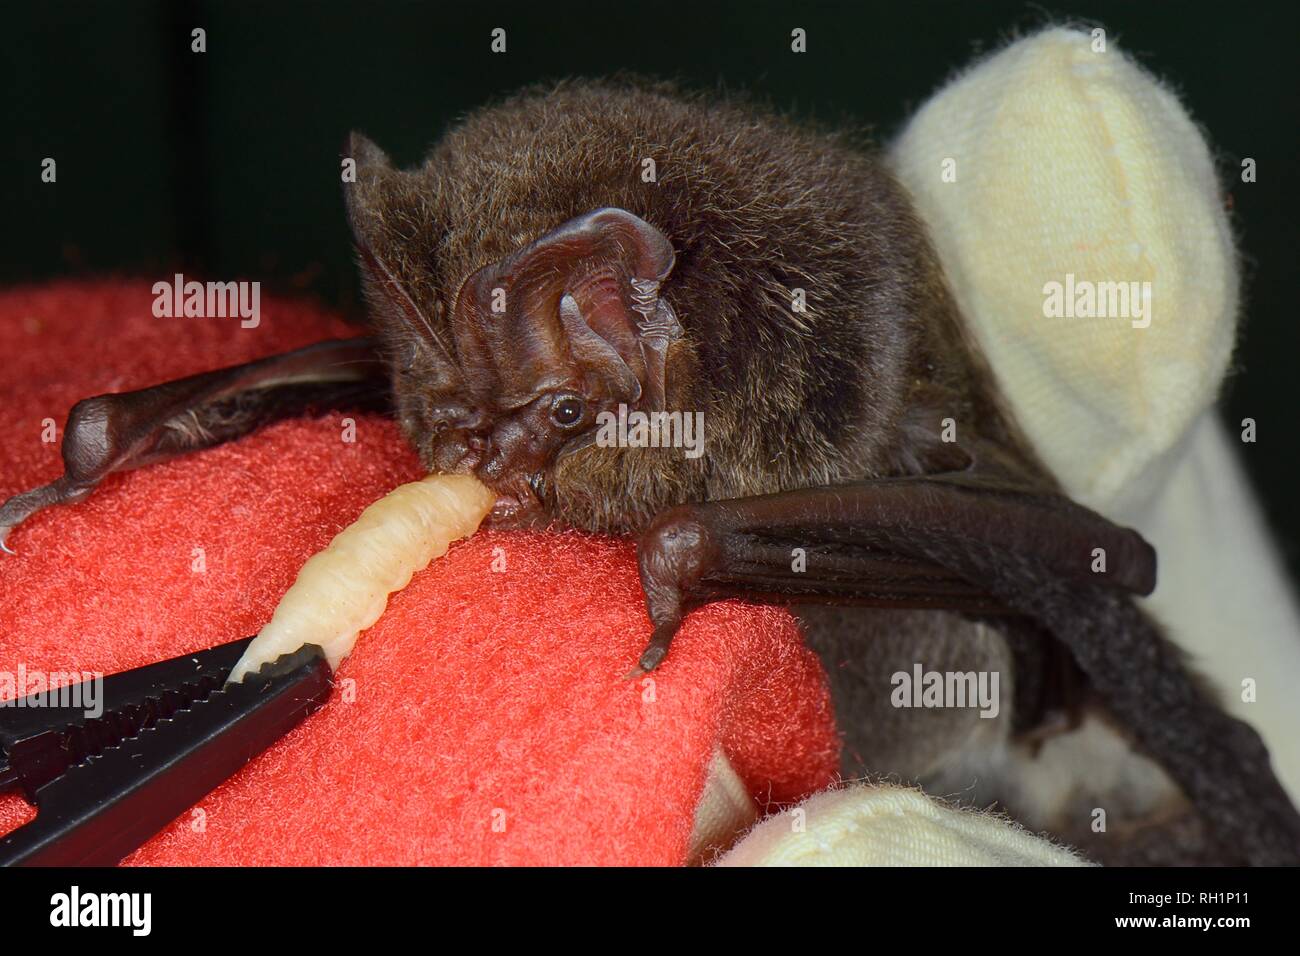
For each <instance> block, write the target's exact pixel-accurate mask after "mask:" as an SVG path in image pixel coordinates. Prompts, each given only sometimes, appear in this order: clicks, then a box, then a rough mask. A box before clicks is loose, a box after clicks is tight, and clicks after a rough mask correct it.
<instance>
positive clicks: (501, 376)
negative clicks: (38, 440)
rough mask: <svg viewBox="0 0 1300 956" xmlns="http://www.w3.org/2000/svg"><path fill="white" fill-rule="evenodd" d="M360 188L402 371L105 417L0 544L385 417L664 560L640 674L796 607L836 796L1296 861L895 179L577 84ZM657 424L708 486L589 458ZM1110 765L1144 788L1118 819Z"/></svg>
mask: <svg viewBox="0 0 1300 956" xmlns="http://www.w3.org/2000/svg"><path fill="white" fill-rule="evenodd" d="M346 155H347V156H349V157H351V158H352V159H354V160H355V163H356V173H357V175H356V181H355V182H354V183H352V182H350V183H348V184H347V185H345V187H344V191H345V196H346V202H347V210H348V218H349V221H350V223H351V226H352V230H353V233H354V236H355V240H356V247H357V251H358V253H359V258H360V261H361V272H362V278H363V282H364V287H365V291H366V299H367V302H368V305H369V311H370V315H371V318H372V321H373V325H374V329H375V332H376V338H375V339H373V340H371V339H355V340H350V341H335V342H325V343H321V344H319V345H315V346H312V347H309V348H306V349H301V350H298V351H296V352H292V353H289V354H287V355H280V356H272V357H270V358H265V359H262V360H260V361H257V362H252V363H249V364H247V365H243V366H239V367H237V368H231V369H224V370H220V371H215V372H211V373H208V374H204V375H198V376H194V377H191V378H188V379H184V380H180V381H176V382H169V383H166V384H163V385H159V386H157V387H154V388H149V389H145V390H143V391H139V392H133V393H128V394H119V395H105V396H100V397H97V398H92V399H88V400H86V401H83V402H81V403H79V404H78V405H77V406H75V407H74V409H73V410H72V413H71V416H70V419H69V423H68V427H67V430H66V434H65V438H64V443H63V455H64V462H65V474H64V475H63V476H62V477H61V478H59V479H58V480H56V481H55V482H53V483H52V484H50V485H47V486H45V487H42V488H38V489H36V490H34V491H30V492H27V493H25V494H21V495H18V496H16V497H14V498H13V499H11V500H10V501H9V502H8V503H6V504H5V505H4V506H3V507H2V508H0V542H2V541H3V539H4V535H5V533H7V532H8V531H10V530H11V529H12V528H13V527H15V526H17V525H18V524H19V523H20V522H21V521H23V520H24V519H26V518H27V517H28V516H30V515H31V514H32V513H34V512H36V511H38V510H40V509H41V508H44V507H47V506H49V505H53V504H56V503H60V502H68V501H76V500H79V499H80V498H82V497H84V496H85V495H86V494H88V493H89V492H90V491H91V490H92V489H93V488H94V487H95V485H96V484H97V483H98V482H99V481H100V480H101V479H102V478H103V477H104V476H105V475H107V474H109V473H110V472H113V471H118V470H122V469H126V468H133V467H137V466H139V465H142V464H145V463H147V462H150V461H157V460H160V459H163V458H167V457H170V456H174V455H177V454H180V453H182V452H185V451H190V450H194V449H199V448H205V447H210V446H212V445H215V444H217V443H219V442H223V441H227V440H230V439H232V438H235V437H238V436H240V435H243V434H246V433H247V432H249V431H251V430H252V429H253V428H255V427H257V426H259V425H261V424H263V423H265V422H267V421H271V420H274V419H278V418H283V417H286V416H291V415H297V414H302V413H305V412H306V411H308V410H310V409H312V408H320V407H325V406H331V407H341V406H344V405H347V406H350V407H355V406H356V405H358V404H362V405H367V404H368V405H372V406H374V407H379V406H381V405H383V404H385V403H387V402H389V401H391V404H392V407H393V409H394V410H395V413H396V416H397V418H398V420H399V422H400V424H401V427H402V430H403V432H404V433H405V435H406V436H407V437H408V438H409V439H410V441H411V443H412V444H413V446H414V447H415V448H416V450H417V451H418V453H419V455H420V457H421V460H422V461H423V463H424V464H425V466H426V467H428V468H429V469H430V470H431V471H437V472H472V473H474V474H476V475H477V476H478V477H479V478H480V479H482V480H483V481H484V482H486V483H487V484H488V485H489V486H490V487H492V488H493V489H494V490H495V491H496V493H497V494H498V501H497V504H496V506H495V508H494V510H493V512H492V515H491V517H490V519H489V520H490V521H491V522H492V523H493V524H495V525H499V526H520V525H525V524H528V525H533V524H554V525H558V526H564V527H572V528H581V529H586V530H590V531H596V532H612V533H618V534H639V536H640V538H639V541H640V547H639V561H640V571H641V580H642V583H643V586H644V590H645V596H646V606H647V609H648V611H649V616H650V620H651V621H652V623H653V625H654V635H653V638H652V639H651V641H650V644H649V646H648V647H647V648H646V650H645V652H644V654H643V655H642V656H641V658H640V667H641V668H643V669H645V670H650V669H653V668H654V667H656V666H658V665H659V664H660V662H661V661H662V660H663V658H664V656H665V654H666V653H667V651H668V649H669V644H670V642H671V641H672V638H673V635H674V634H675V633H676V632H677V630H678V627H679V626H680V624H681V621H682V617H683V615H684V614H686V613H687V611H688V610H689V609H690V608H691V607H692V606H695V605H697V604H699V603H701V602H706V601H711V600H715V599H717V598H720V597H727V596H740V597H744V598H747V599H752V600H762V601H781V602H792V603H796V602H797V603H800V607H801V611H800V613H801V617H802V619H803V621H804V623H805V625H806V630H807V638H808V641H809V643H810V644H811V645H812V646H813V647H814V648H815V649H817V650H818V651H819V652H820V653H821V654H822V656H823V659H824V661H825V663H826V666H827V671H828V673H829V675H830V679H831V683H832V691H833V696H834V699H835V701H836V707H837V711H838V716H839V720H840V725H841V727H842V728H843V732H844V734H845V748H844V751H845V769H846V773H849V774H853V773H862V772H867V773H872V774H888V775H893V776H895V777H898V778H902V779H905V780H909V781H920V782H922V783H924V784H926V785H927V788H928V789H930V790H931V791H932V792H936V793H939V794H941V795H949V794H951V793H952V792H954V791H964V792H963V793H958V794H956V795H957V796H958V798H960V799H966V800H968V801H970V802H976V803H988V802H990V801H991V800H992V799H997V800H999V801H1001V803H1002V805H1003V806H1006V807H1008V808H1010V809H1011V811H1012V812H1013V814H1015V815H1016V816H1018V817H1019V818H1021V819H1022V820H1025V821H1026V822H1029V823H1030V824H1031V825H1034V826H1037V827H1046V828H1050V829H1051V830H1052V832H1053V833H1055V834H1056V835H1058V836H1061V837H1063V838H1066V839H1069V840H1071V841H1073V842H1077V843H1082V844H1086V849H1087V850H1088V852H1090V853H1093V854H1094V855H1096V856H1098V857H1099V858H1103V859H1113V860H1125V859H1142V860H1147V861H1151V860H1160V861H1174V860H1178V861H1184V862H1186V861H1192V860H1204V861H1211V860H1212V861H1218V862H1250V863H1264V864H1270V863H1296V862H1300V816H1297V813H1296V811H1295V809H1294V807H1293V806H1292V804H1291V802H1290V801H1289V799H1288V797H1287V795H1286V793H1285V792H1284V791H1283V789H1282V787H1281V786H1280V785H1279V784H1278V782H1277V780H1276V779H1275V777H1274V775H1273V773H1272V771H1271V769H1270V766H1269V758H1268V754H1267V752H1266V750H1265V748H1264V746H1263V744H1262V742H1261V741H1260V738H1259V737H1258V735H1257V734H1256V733H1255V732H1254V731H1253V730H1252V729H1251V728H1250V727H1248V726H1247V725H1246V724H1244V723H1242V722H1240V721H1237V720H1235V719H1233V718H1231V717H1229V716H1228V715H1227V714H1226V713H1225V712H1224V711H1223V710H1222V709H1221V708H1220V707H1219V706H1218V705H1217V704H1216V703H1215V702H1214V700H1213V699H1212V698H1211V696H1210V695H1209V694H1207V693H1206V692H1205V691H1204V690H1203V689H1202V687H1201V686H1200V684H1199V682H1198V681H1197V679H1196V678H1195V677H1194V676H1193V675H1192V673H1191V672H1190V670H1189V669H1188V668H1187V667H1186V666H1185V664H1184V662H1183V661H1182V659H1181V657H1180V655H1179V653H1178V651H1177V650H1176V649H1175V647H1174V646H1173V645H1172V644H1171V643H1169V642H1168V641H1167V640H1166V639H1165V638H1164V637H1163V636H1162V635H1161V633H1160V632H1159V630H1158V628H1157V627H1156V626H1155V625H1154V624H1153V622H1152V621H1151V620H1150V619H1149V618H1148V617H1147V616H1146V615H1145V614H1144V613H1143V612H1142V611H1140V610H1139V609H1138V608H1137V607H1136V606H1135V604H1134V603H1133V601H1132V599H1131V596H1132V595H1134V594H1147V593H1149V592H1150V591H1151V590H1152V588H1153V587H1154V585H1155V554H1154V552H1153V551H1152V549H1151V547H1150V546H1149V545H1148V544H1147V543H1146V542H1145V541H1144V540H1143V539H1142V538H1141V537H1140V536H1139V535H1138V534H1136V533H1135V532H1133V531H1130V530H1127V529H1123V528H1119V527H1116V526H1114V525H1113V524H1111V523H1110V522H1108V521H1106V520H1105V519H1104V518H1102V517H1100V516H1099V515H1097V514H1094V513H1093V512H1091V511H1089V510H1087V509H1086V508H1083V507H1081V506H1079V505H1077V504H1074V503H1073V502H1071V501H1069V500H1068V499H1066V498H1065V497H1063V496H1062V495H1061V493H1060V491H1059V489H1058V485H1057V483H1056V481H1055V480H1054V478H1053V477H1052V476H1051V475H1050V474H1049V473H1048V472H1047V470H1046V469H1045V468H1044V466H1043V465H1042V464H1041V463H1040V461H1039V460H1038V458H1037V457H1036V455H1035V453H1034V452H1033V450H1032V449H1031V447H1030V446H1029V444H1028V442H1027V441H1026V440H1025V438H1024V437H1023V436H1022V434H1021V433H1020V431H1019V429H1018V427H1017V426H1016V424H1015V422H1014V420H1013V417H1012V416H1011V415H1010V414H1009V412H1008V410H1007V409H1006V408H1005V407H1004V404H1003V401H1002V398H1001V396H1000V394H999V392H998V389H997V386H996V384H995V380H994V377H993V375H992V373H991V372H990V370H989V369H988V368H987V367H986V365H985V362H984V360H983V358H982V357H981V355H980V353H979V351H978V349H977V348H976V347H975V345H974V343H973V342H972V340H971V338H970V336H969V333H968V331H967V329H966V327H965V324H964V320H963V318H962V316H961V315H960V314H959V312H958V309H957V308H956V306H955V304H954V301H953V298H952V295H951V293H950V292H949V290H948V288H947V285H946V282H945V279H944V276H943V274H942V270H941V268H940V266H939V264H938V262H937V259H936V256H935V253H934V251H933V249H932V248H931V245H930V242H929V240H928V238H927V236H926V233H925V230H924V228H923V226H922V224H921V223H920V221H919V220H918V218H917V215H916V213H915V212H914V210H913V209H912V206H911V203H910V201H909V199H908V197H907V195H906V194H905V192H904V190H903V189H902V188H901V187H900V186H899V184H898V183H897V182H896V181H895V180H894V178H893V177H892V176H891V175H890V173H889V172H888V171H887V169H886V168H885V167H884V165H883V164H882V163H881V162H880V161H879V160H878V159H877V158H875V156H874V155H873V154H872V153H871V152H870V151H869V150H867V149H866V148H863V147H859V146H858V145H857V144H855V143H853V142H852V141H850V140H849V139H848V138H847V137H845V136H842V135H836V134H832V133H829V132H825V131H820V130H817V129H813V128H809V127H806V126H803V125H800V124H798V123H795V122H793V121H791V120H788V119H785V118H782V117H780V116H778V115H775V114H773V113H771V112H769V111H767V110H765V109H762V108H759V107H755V106H751V105H747V104H742V103H737V102H733V101H724V100H716V99H714V100H708V99H702V98H699V97H695V96H690V95H685V94H682V93H679V92H677V91H675V90H673V89H670V88H668V87H663V86H656V85H652V84H642V83H635V82H619V83H598V82H582V83H566V84H561V85H558V86H555V87H551V88H548V89H545V90H532V91H526V92H524V93H522V94H519V95H517V96H515V97H513V98H511V99H508V100H506V101H505V102H503V103H501V104H499V105H497V106H494V107H492V108H489V109H485V110H483V111H481V112H478V113H477V114H475V115H472V116H470V117H469V118H468V119H467V120H466V121H464V122H463V123H462V124H461V125H460V126H458V127H457V128H455V129H453V130H452V131H451V132H450V133H449V134H447V135H446V136H445V137H444V138H443V139H442V141H441V142H439V143H438V144H437V145H436V146H435V147H434V148H433V150H432V151H431V153H430V154H429V156H428V157H427V159H426V160H425V162H424V164H423V165H422V166H420V167H419V168H417V169H414V170H410V171H403V170H399V169H396V168H394V167H393V166H392V165H391V164H390V163H389V160H388V157H387V156H385V154H384V153H383V152H382V151H381V150H380V149H379V148H378V147H376V146H375V145H374V144H372V143H371V142H370V141H369V140H367V139H365V138H364V137H362V136H360V135H357V134H354V135H353V136H352V137H351V138H350V140H349V142H348V144H347V147H346ZM649 171H652V172H653V175H650V173H649ZM376 357H379V358H381V359H382V362H376V361H375V358H376ZM657 412H663V413H668V414H670V415H671V414H678V415H682V414H685V415H690V414H693V413H696V412H702V413H703V419H704V435H703V448H704V452H705V453H704V454H702V455H700V456H698V457H690V456H689V455H686V454H684V453H683V450H682V449H681V448H666V447H630V445H631V444H632V443H629V442H626V441H625V442H622V443H621V444H620V443H615V444H614V445H612V446H611V444H610V443H609V442H607V441H602V440H600V428H601V423H602V422H608V421H609V420H610V419H609V417H608V416H609V415H618V414H623V415H628V414H631V413H643V414H645V415H650V414H652V413H657ZM667 420H671V419H667ZM945 420H950V421H948V422H945ZM945 426H946V427H945ZM954 437H955V440H946V439H948V438H954ZM1096 549H1103V550H1104V553H1105V562H1104V570H1094V565H1095V557H1096V554H1097V553H1099V552H1097V551H1096ZM913 664H924V665H925V666H926V667H927V668H931V669H938V670H950V671H961V672H968V671H990V670H992V671H1000V672H1002V673H1007V674H1009V675H1010V676H1011V678H1012V679H1013V683H1014V706H1013V707H1011V708H1007V709H1008V710H1010V711H1011V712H1012V713H1011V716H1010V717H1008V716H1007V715H1006V714H1004V715H1003V716H1002V717H1000V718H999V719H996V720H993V721H982V720H980V719H978V718H977V717H976V716H975V712H974V711H973V710H971V709H965V710H957V709H953V708H947V709H943V710H940V711H926V710H910V709H900V708H898V707H894V706H890V697H891V690H892V687H891V678H890V675H891V674H893V673H895V672H898V671H909V670H911V668H912V666H913ZM1062 712H1068V713H1069V714H1071V715H1072V718H1073V726H1075V727H1076V728H1077V729H1074V730H1069V729H1068V727H1067V728H1065V730H1068V732H1063V731H1062V728H1061V727H1060V726H1054V725H1053V722H1054V721H1057V722H1058V723H1059V719H1060V716H1061V714H1062ZM1067 739H1074V740H1076V741H1078V743H1077V746H1076V747H1075V749H1074V750H1070V749H1068V748H1067V749H1064V750H1063V749H1061V748H1062V746H1063V745H1062V744H1061V741H1062V740H1067ZM1117 741H1118V742H1119V743H1118V747H1117V746H1116V742H1117ZM1130 745H1131V746H1130ZM1103 751H1104V752H1105V753H1106V754H1109V755H1110V756H1109V757H1108V758H1107V759H1112V760H1113V761H1117V762H1118V765H1121V770H1120V771H1118V772H1113V771H1108V773H1111V775H1114V774H1115V773H1118V774H1119V776H1120V777H1122V780H1123V785H1117V786H1113V787H1111V789H1110V790H1109V791H1107V792H1105V793H1099V792H1097V791H1096V788H1094V789H1091V790H1090V789H1089V785H1090V780H1089V778H1090V777H1105V776H1106V774H1103V773H1101V772H1100V771H1099V769H1098V765H1097V764H1096V763H1095V761H1096V760H1100V759H1101V758H1100V757H1097V756H1096V755H1097V754H1098V753H1101V752H1103ZM1117 754H1118V755H1117ZM1052 755H1055V756H1052ZM1052 760H1055V761H1056V762H1055V763H1052ZM1090 761H1093V762H1090ZM1062 765H1065V766H1067V767H1068V770H1069V772H1071V773H1073V775H1074V778H1075V781H1074V782H1073V783H1072V784H1071V788H1072V789H1070V790H1069V792H1068V794H1067V795H1066V796H1065V797H1060V795H1059V794H1058V797H1057V798H1056V799H1055V800H1054V802H1052V801H1048V802H1044V800H1043V799H1042V798H1041V796H1035V795H1034V793H1032V792H1031V791H1033V789H1034V785H1033V783H1032V781H1033V779H1034V778H1035V776H1037V777H1040V778H1041V777H1051V778H1052V779H1053V781H1054V782H1055V783H1056V785H1057V789H1058V790H1059V789H1060V783H1059V780H1057V778H1058V777H1060V776H1062V775H1063V772H1062V770H1061V767H1062ZM1064 775H1067V776H1068V774H1064ZM971 780H975V781H976V787H975V789H974V790H968V789H966V786H967V784H968V783H969V782H970V781H971ZM1135 781H1137V782H1135ZM1144 789H1150V791H1151V792H1150V793H1146V794H1144V793H1140V792H1139V791H1143V790H1144ZM1049 803H1050V806H1049ZM1098 807H1099V808H1102V809H1107V810H1108V812H1109V813H1110V814H1111V815H1112V824H1113V826H1112V829H1113V831H1114V833H1113V834H1112V835H1111V836H1110V837H1106V836H1105V835H1102V836H1097V835H1094V834H1093V833H1092V832H1091V831H1092V827H1091V826H1090V824H1091V823H1092V822H1093V819H1095V818H1094V817H1093V816H1092V815H1090V814H1091V811H1092V810H1093V808H1098ZM1162 813H1164V814H1169V813H1172V814H1173V816H1172V817H1170V818H1168V819H1163V818H1159V815H1160V814H1162ZM1148 824H1150V826H1148ZM1170 840H1176V841H1178V842H1176V843H1170V842H1169V841H1170ZM1125 847H1127V848H1130V849H1128V850H1125V849H1123V848H1125ZM1133 847H1137V848H1138V849H1136V850H1133V849H1131V848H1133Z"/></svg>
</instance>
